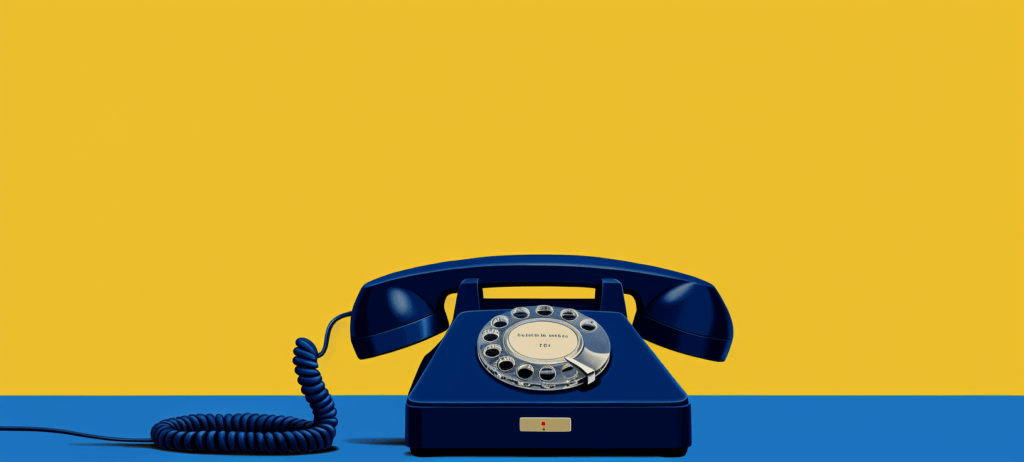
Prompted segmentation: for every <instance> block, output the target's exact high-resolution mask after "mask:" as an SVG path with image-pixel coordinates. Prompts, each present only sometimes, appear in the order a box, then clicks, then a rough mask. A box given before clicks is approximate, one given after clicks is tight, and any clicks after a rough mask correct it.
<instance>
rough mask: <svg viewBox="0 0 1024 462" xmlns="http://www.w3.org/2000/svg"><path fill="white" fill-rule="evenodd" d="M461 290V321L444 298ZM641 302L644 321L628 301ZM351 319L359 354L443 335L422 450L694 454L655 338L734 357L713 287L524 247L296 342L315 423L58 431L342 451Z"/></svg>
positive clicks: (435, 356)
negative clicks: (341, 359)
mask: <svg viewBox="0 0 1024 462" xmlns="http://www.w3.org/2000/svg"><path fill="white" fill-rule="evenodd" d="M515 286H567V287H592V288H594V289H595V298H593V299H486V298H484V297H483V289H484V288H488V287H515ZM453 293H454V294H457V295H456V302H455V314H454V316H453V319H452V322H451V324H450V325H449V321H448V319H447V315H446V313H445V311H444V300H445V298H446V297H447V296H449V295H451V294H453ZM626 294H628V295H631V296H633V298H634V299H635V300H636V306H637V310H636V315H635V317H634V319H633V323H632V325H631V324H630V323H629V321H628V320H627V319H626V305H625V299H624V295H626ZM348 316H351V326H350V328H351V341H352V345H353V347H354V349H355V353H356V356H358V357H359V358H360V359H366V358H372V357H375V356H380V355H383V354H386V353H390V352H392V351H395V350H399V349H402V348H405V347H407V346H410V345H413V344H415V343H418V342H421V341H423V340H426V339H428V338H431V337H433V336H435V335H437V334H440V333H442V332H445V331H446V330H447V332H446V333H445V336H444V338H443V339H442V340H441V342H439V343H438V345H437V346H436V347H435V348H434V349H433V350H431V351H430V352H429V353H428V354H427V355H426V356H425V357H424V358H423V361H422V362H421V364H420V366H419V368H418V370H417V371H416V375H415V378H414V379H413V383H412V386H411V387H410V390H409V395H408V399H407V401H406V423H405V439H406V445H407V446H409V448H410V450H411V452H412V453H413V454H415V455H427V456H429V455H443V454H444V455H447V454H473V453H487V454H502V455H507V454H520V455H549V454H558V453H571V454H580V453H596V454H603V455H606V454H612V453H620V452H621V453H626V454H657V455H668V456H679V455H683V454H685V453H686V450H687V448H688V447H689V446H690V443H691V432H690V403H689V399H688V397H687V395H686V393H685V392H684V391H683V389H682V388H681V387H680V386H679V384H678V383H677V382H676V380H675V379H674V378H673V377H672V376H671V374H669V372H668V370H667V369H666V368H665V367H664V366H663V365H662V364H661V362H660V361H659V360H658V358H657V357H656V356H655V355H654V353H653V352H652V351H651V349H650V348H648V346H647V345H646V344H645V343H644V340H647V341H649V342H651V343H654V344H657V345H660V346H662V347H665V348H668V349H670V350H673V351H677V352H679V353H683V354H687V355H690V356H695V357H698V358H703V359H707V360H712V361H724V360H725V358H726V356H727V355H728V353H729V347H730V345H731V344H732V337H733V328H732V320H731V318H730V316H729V311H728V310H727V309H726V307H725V303H724V302H723V301H722V298H721V297H720V296H719V294H718V291H717V290H715V288H714V286H712V285H711V284H709V283H707V282H704V281H702V280H700V279H697V278H694V277H691V276H687V275H685V274H681V273H677V272H674V271H669V270H665V269H661V268H656V267H653V266H646V265H640V264H636V263H629V262H624V261H618V260H609V259H604V258H595V257H581V256H564V255H514V256H498V257H484V258H475V259H470V260H459V261H452V262H446V263H438V264H434V265H427V266H421V267H418V268H412V269H408V270H405V271H399V272H397V273H393V274H389V275H387V276H384V277H381V278H378V279H375V280H373V281H370V282H368V283H366V285H364V286H363V288H362V289H361V290H360V291H359V295H358V296H357V297H356V301H355V306H354V308H353V310H352V311H351V312H348V313H343V314H341V315H338V316H337V317H336V318H334V319H333V320H332V321H331V322H330V324H328V328H327V333H326V334H325V338H324V344H323V350H320V351H317V349H316V347H315V346H314V345H313V343H312V342H310V341H309V340H307V339H299V340H297V341H296V345H297V347H296V348H295V358H294V360H293V363H294V364H295V366H296V369H295V371H296V373H297V375H298V381H299V384H300V385H302V393H303V395H305V397H306V401H308V402H309V404H310V407H311V408H312V410H313V415H314V420H313V421H307V420H302V419H297V418H294V417H282V416H268V415H263V414H248V413H246V414H228V415H223V416H221V415H216V416H213V415H209V414H206V415H204V414H192V415H188V416H182V417H174V418H170V419H165V420H163V421H161V422H159V423H157V424H156V425H155V426H154V427H153V428H152V430H151V431H150V438H148V439H144V438H116V437H106V436H99V435H90V434H84V433H80V432H73V431H69V430H62V429H53V428H41V427H0V430H8V431H48V432H55V433H65V434H72V435H76V436H84V437H90V438H98V439H106V440H112V441H123V442H152V443H154V444H156V445H157V446H160V447H163V448H166V449H173V450H181V451H198V452H244V453H277V454H284V453H306V452H317V451H320V450H323V449H326V448H329V447H331V445H332V442H333V439H334V436H335V427H336V424H337V419H336V414H337V411H336V409H335V408H334V403H333V400H332V398H331V395H330V393H329V392H328V391H327V389H326V387H325V386H324V383H323V380H322V378H321V376H320V373H319V371H318V370H317V367H318V364H317V359H318V358H319V357H321V356H323V354H324V352H326V350H327V345H328V340H329V339H330V332H331V329H332V328H333V326H334V324H335V323H336V322H338V321H339V320H340V319H343V318H345V317H348Z"/></svg>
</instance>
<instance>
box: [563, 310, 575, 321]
mask: <svg viewBox="0 0 1024 462" xmlns="http://www.w3.org/2000/svg"><path fill="white" fill-rule="evenodd" d="M561 316H562V319H564V320H566V321H572V320H574V319H576V318H578V317H580V314H579V313H577V312H576V310H574V309H572V308H569V309H565V310H562V313H561Z"/></svg>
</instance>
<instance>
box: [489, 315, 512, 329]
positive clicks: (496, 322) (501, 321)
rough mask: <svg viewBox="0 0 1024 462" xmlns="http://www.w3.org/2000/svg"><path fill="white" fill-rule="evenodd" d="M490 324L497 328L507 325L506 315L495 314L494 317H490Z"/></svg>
mask: <svg viewBox="0 0 1024 462" xmlns="http://www.w3.org/2000/svg"><path fill="white" fill-rule="evenodd" d="M491 325H492V326H494V327H497V328H499V329H500V328H502V327H505V326H507V325H508V316H504V315H501V316H495V317H494V319H491Z"/></svg>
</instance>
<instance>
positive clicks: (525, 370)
mask: <svg viewBox="0 0 1024 462" xmlns="http://www.w3.org/2000/svg"><path fill="white" fill-rule="evenodd" d="M516 375H518V376H519V378H521V379H528V378H530V377H533V366H531V365H529V364H523V365H522V366H519V369H516Z"/></svg>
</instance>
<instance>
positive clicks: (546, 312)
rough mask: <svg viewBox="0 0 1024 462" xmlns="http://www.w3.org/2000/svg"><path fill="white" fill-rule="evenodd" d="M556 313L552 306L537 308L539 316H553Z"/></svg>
mask: <svg viewBox="0 0 1024 462" xmlns="http://www.w3.org/2000/svg"><path fill="white" fill-rule="evenodd" d="M554 312H555V309H554V308H552V307H551V305H538V306H537V314H538V315H539V316H551V313H554Z"/></svg>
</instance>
